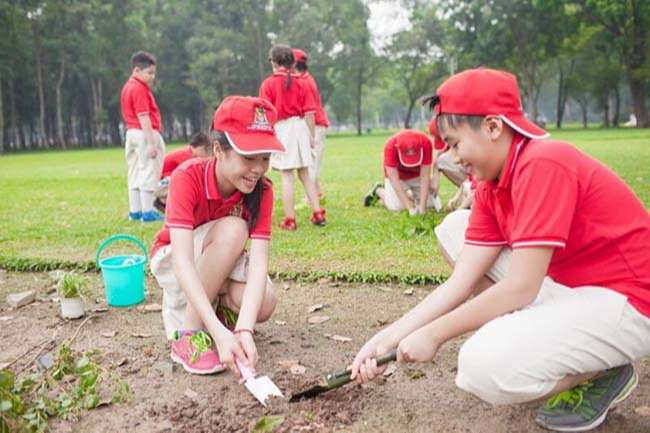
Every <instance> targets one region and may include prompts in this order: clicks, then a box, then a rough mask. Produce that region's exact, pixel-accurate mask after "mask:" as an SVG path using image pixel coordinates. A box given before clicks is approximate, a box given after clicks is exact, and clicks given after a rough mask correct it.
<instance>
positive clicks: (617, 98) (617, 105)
mask: <svg viewBox="0 0 650 433" xmlns="http://www.w3.org/2000/svg"><path fill="white" fill-rule="evenodd" d="M620 116H621V94H620V91H619V90H618V86H616V87H615V88H614V117H613V119H612V125H613V126H614V128H618V127H619V118H620Z"/></svg>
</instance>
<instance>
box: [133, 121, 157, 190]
mask: <svg viewBox="0 0 650 433" xmlns="http://www.w3.org/2000/svg"><path fill="white" fill-rule="evenodd" d="M153 136H154V141H155V143H156V147H157V149H158V155H157V156H156V157H155V158H153V159H152V158H149V156H148V155H147V144H146V143H145V139H144V132H142V130H140V129H129V130H127V131H126V142H125V144H124V155H125V157H126V166H127V168H128V175H127V184H128V187H129V189H140V190H144V191H154V190H155V189H156V188H157V186H158V181H159V180H160V173H161V172H162V166H163V159H164V157H165V141H164V140H163V138H162V135H160V133H159V132H158V131H154V132H153Z"/></svg>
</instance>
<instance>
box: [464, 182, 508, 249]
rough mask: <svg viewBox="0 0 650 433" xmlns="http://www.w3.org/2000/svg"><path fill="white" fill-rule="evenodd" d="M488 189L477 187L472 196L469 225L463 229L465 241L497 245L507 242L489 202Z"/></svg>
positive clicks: (475, 243)
mask: <svg viewBox="0 0 650 433" xmlns="http://www.w3.org/2000/svg"><path fill="white" fill-rule="evenodd" d="M489 194H490V191H488V190H487V188H485V187H483V188H479V189H478V190H477V191H476V195H475V196H474V204H473V205H472V213H471V214H470V216H469V225H468V226H467V230H466V231H465V243H466V244H469V245H478V246H499V245H506V244H507V243H508V242H507V241H506V239H505V238H504V237H503V234H502V233H501V229H500V228H499V224H498V223H497V219H496V217H495V215H494V212H493V210H492V207H491V206H490V203H489V198H490V197H489Z"/></svg>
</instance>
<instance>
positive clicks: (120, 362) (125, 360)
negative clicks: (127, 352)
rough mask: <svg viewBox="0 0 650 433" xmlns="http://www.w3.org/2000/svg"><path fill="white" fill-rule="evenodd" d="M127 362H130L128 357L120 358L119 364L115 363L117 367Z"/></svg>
mask: <svg viewBox="0 0 650 433" xmlns="http://www.w3.org/2000/svg"><path fill="white" fill-rule="evenodd" d="M127 362H129V360H128V359H127V358H122V359H120V360H119V361H117V364H115V366H116V367H121V366H123V365H124V364H126V363H127Z"/></svg>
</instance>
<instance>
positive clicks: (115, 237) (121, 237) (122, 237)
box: [95, 235, 147, 267]
mask: <svg viewBox="0 0 650 433" xmlns="http://www.w3.org/2000/svg"><path fill="white" fill-rule="evenodd" d="M121 240H123V241H131V242H133V243H134V244H136V245H137V246H138V247H140V249H141V250H142V252H143V253H144V260H145V263H146V262H147V248H146V247H145V246H144V244H143V243H142V242H140V240H139V239H138V238H136V237H134V236H131V235H113V236H111V237H109V238H108V239H106V240H105V241H104V242H102V244H101V245H100V246H99V248H98V249H97V255H96V256H95V262H96V263H97V267H99V256H100V254H101V253H102V251H104V249H105V248H106V247H108V246H109V245H110V244H111V243H113V242H115V241H121Z"/></svg>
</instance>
